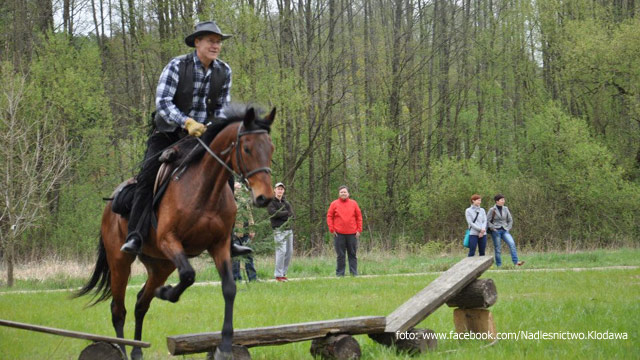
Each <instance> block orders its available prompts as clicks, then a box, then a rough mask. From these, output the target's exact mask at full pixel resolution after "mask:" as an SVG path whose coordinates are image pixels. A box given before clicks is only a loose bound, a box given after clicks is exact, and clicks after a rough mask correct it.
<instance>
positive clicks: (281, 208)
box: [267, 182, 293, 281]
mask: <svg viewBox="0 0 640 360" xmlns="http://www.w3.org/2000/svg"><path fill="white" fill-rule="evenodd" d="M284 191H285V188H284V184H283V183H281V182H279V183H277V184H276V187H275V190H274V192H275V194H276V196H275V198H273V200H271V202H270V203H269V206H268V207H267V211H268V212H269V215H270V220H271V228H272V229H273V237H274V241H275V243H276V266H275V267H276V269H275V272H274V274H273V276H275V278H276V281H287V280H288V279H287V270H288V269H289V264H290V263H291V255H292V254H293V230H291V220H292V219H293V211H292V210H291V204H289V202H288V201H287V200H285V198H284Z"/></svg>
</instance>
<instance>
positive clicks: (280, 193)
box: [275, 186, 284, 199]
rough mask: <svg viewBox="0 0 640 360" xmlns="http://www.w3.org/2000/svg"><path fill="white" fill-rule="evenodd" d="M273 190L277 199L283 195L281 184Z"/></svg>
mask: <svg viewBox="0 0 640 360" xmlns="http://www.w3.org/2000/svg"><path fill="white" fill-rule="evenodd" d="M275 192H276V197H277V198H278V199H281V198H282V195H284V187H282V186H278V187H277V188H276V190H275Z"/></svg>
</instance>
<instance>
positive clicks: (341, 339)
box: [310, 334, 362, 360]
mask: <svg viewBox="0 0 640 360" xmlns="http://www.w3.org/2000/svg"><path fill="white" fill-rule="evenodd" d="M310 352H311V355H313V356H314V357H319V358H321V359H337V360H343V359H344V360H347V359H349V360H350V359H360V356H362V352H361V351H360V344H358V342H357V341H356V339H354V338H353V336H351V335H347V334H340V335H327V337H324V338H321V339H314V340H313V341H312V342H311V349H310Z"/></svg>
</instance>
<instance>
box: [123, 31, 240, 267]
mask: <svg viewBox="0 0 640 360" xmlns="http://www.w3.org/2000/svg"><path fill="white" fill-rule="evenodd" d="M230 37H231V35H227V34H223V33H222V32H221V31H220V28H219V27H218V26H217V25H216V23H215V22H213V21H205V22H201V23H199V24H197V25H196V26H195V31H194V32H193V33H192V34H190V35H189V36H187V37H186V38H185V39H184V41H185V43H186V44H187V45H188V46H189V47H193V48H195V51H194V52H193V53H190V54H186V55H182V56H179V57H176V58H174V59H172V60H171V61H170V62H169V63H168V64H167V66H165V68H164V70H163V71H162V74H161V75H160V81H159V82H158V87H157V89H156V111H155V112H154V115H153V116H154V118H153V120H154V125H155V128H154V129H153V132H152V134H151V136H149V139H148V140H147V150H146V152H145V155H144V160H143V162H142V169H141V171H140V173H139V174H138V176H137V177H136V180H137V184H136V188H135V193H134V196H133V205H132V208H131V213H130V215H129V224H128V228H127V231H128V235H127V238H126V242H125V244H124V245H123V246H122V248H121V249H120V250H121V251H124V252H127V253H132V254H138V253H140V251H141V248H142V243H143V241H144V240H145V239H146V238H147V236H148V234H149V226H150V223H151V218H152V212H153V205H152V203H153V185H154V182H155V177H156V174H157V172H158V169H159V168H160V165H161V163H160V161H159V160H158V155H159V154H160V153H161V152H162V151H163V150H164V149H166V148H168V147H170V146H171V145H172V144H174V143H175V142H176V141H178V140H180V139H181V138H183V137H185V136H186V135H187V134H188V135H191V136H196V137H199V136H201V135H202V134H203V133H204V132H205V130H206V128H207V127H206V126H205V125H204V124H205V123H206V122H207V121H216V119H224V118H225V114H224V111H223V107H224V106H226V105H228V104H229V102H230V99H231V96H230V90H231V68H230V67H229V65H228V64H226V63H225V62H224V61H222V60H219V59H218V55H219V54H220V49H221V47H222V41H223V40H225V39H228V38H230ZM250 252H251V249H250V248H249V247H246V246H241V245H238V244H232V245H231V255H232V256H237V255H246V254H248V253H250Z"/></svg>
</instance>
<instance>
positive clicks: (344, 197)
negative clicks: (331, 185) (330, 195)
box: [338, 188, 349, 200]
mask: <svg viewBox="0 0 640 360" xmlns="http://www.w3.org/2000/svg"><path fill="white" fill-rule="evenodd" d="M338 196H340V199H342V200H347V199H348V198H349V190H347V188H342V189H340V192H339V193H338Z"/></svg>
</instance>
